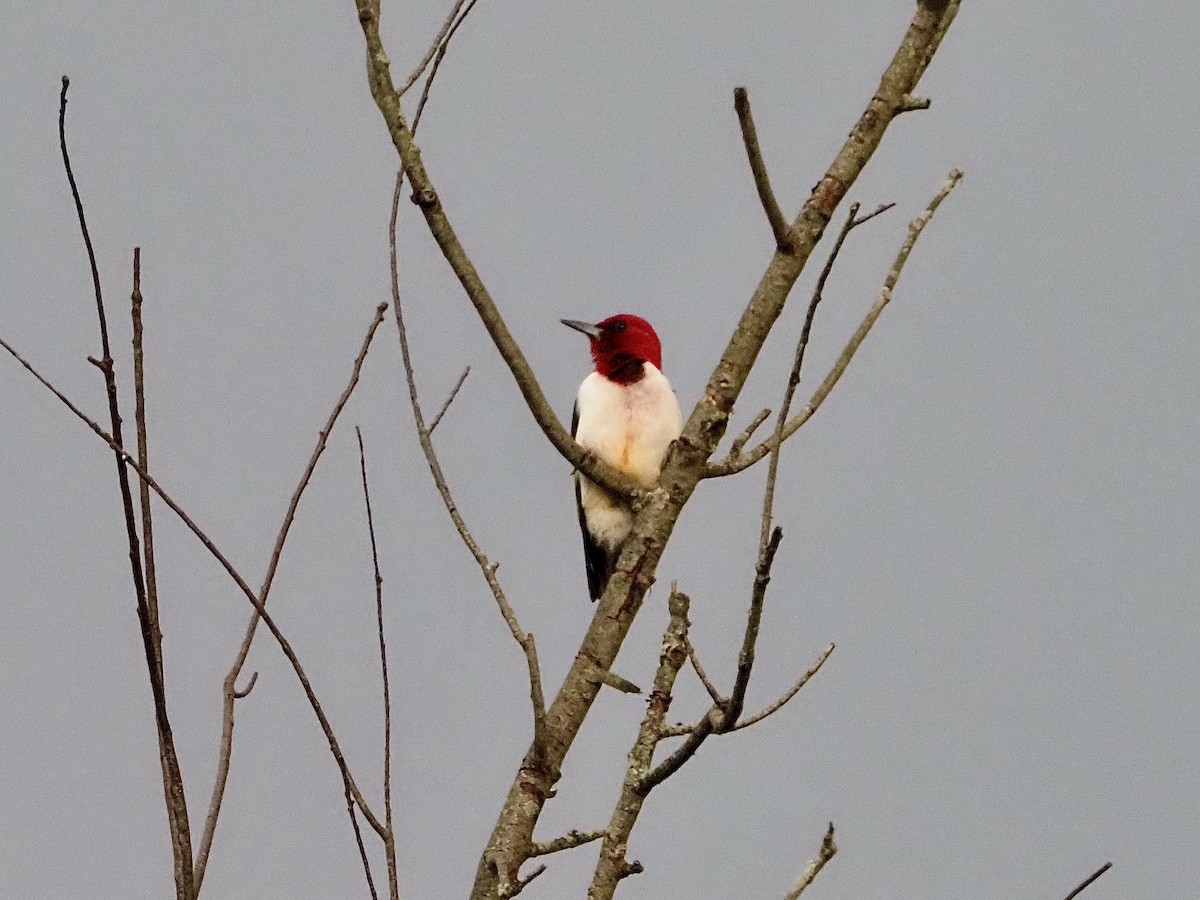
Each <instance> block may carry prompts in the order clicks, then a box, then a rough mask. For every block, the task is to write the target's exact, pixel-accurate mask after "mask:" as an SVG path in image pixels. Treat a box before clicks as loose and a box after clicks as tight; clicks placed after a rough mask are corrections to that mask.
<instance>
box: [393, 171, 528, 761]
mask: <svg viewBox="0 0 1200 900" xmlns="http://www.w3.org/2000/svg"><path fill="white" fill-rule="evenodd" d="M402 176H403V172H400V173H397V175H396V187H395V190H394V191H393V192H392V212H391V216H390V218H389V220H388V243H389V247H390V267H391V275H392V308H393V313H394V315H395V319H396V330H397V332H398V335H399V339H400V357H401V360H402V362H403V365H404V378H405V381H406V382H407V384H408V400H409V405H410V406H411V407H412V413H413V422H414V423H415V425H416V430H417V441H418V442H419V443H420V445H421V451H422V452H423V453H424V454H425V461H426V462H427V463H428V464H429V471H430V474H431V475H432V476H433V483H434V485H435V486H436V488H437V491H438V494H439V495H440V496H441V498H442V503H443V504H444V505H445V507H446V512H448V513H449V514H450V520H451V521H452V522H453V523H454V528H455V530H456V531H457V532H458V535H459V537H460V538H462V542H463V543H464V544H465V545H466V547H467V549H468V550H469V551H470V553H471V555H472V556H473V557H474V558H475V562H476V563H477V564H478V565H479V570H480V571H481V572H482V573H483V578H484V580H485V581H486V582H487V585H488V587H489V588H490V589H491V592H492V597H493V598H495V600H496V606H497V607H499V609H500V615H501V617H502V618H503V619H504V623H505V624H506V625H507V626H508V630H509V632H510V633H511V634H512V636H513V640H515V641H516V642H517V644H518V645H520V647H521V649H522V650H523V651H524V653H525V662H526V666H527V668H528V669H529V697H530V703H531V704H532V706H533V733H534V748H535V754H534V755H535V756H536V755H540V753H541V752H542V750H543V749H544V748H545V746H546V744H545V724H546V701H545V696H544V694H543V691H542V673H541V668H540V667H539V665H538V658H537V647H536V645H535V644H534V642H533V635H531V634H528V633H527V632H526V631H525V630H524V629H522V628H521V625H520V623H519V622H518V621H517V615H516V613H515V612H513V608H512V605H511V604H510V603H509V602H508V598H507V597H506V596H505V595H504V589H503V588H502V587H501V586H500V580H499V579H498V578H497V577H496V569H497V568H498V566H497V564H496V563H493V562H491V561H490V560H489V559H488V558H487V555H486V554H485V553H484V552H483V550H481V549H480V547H479V544H478V543H476V541H475V538H474V536H473V535H472V534H471V530H470V529H469V528H468V527H467V523H466V520H465V519H463V517H462V514H461V513H460V512H459V511H458V505H457V504H456V503H455V502H454V496H453V494H451V492H450V485H449V483H448V482H447V481H446V476H445V473H443V471H442V465H441V463H440V462H439V461H438V456H437V450H435V449H434V446H433V439H432V437H431V436H430V431H431V429H430V428H428V427H427V426H426V424H425V414H424V413H423V412H422V410H421V398H420V396H419V394H418V393H417V379H416V374H415V373H414V371H413V365H412V354H411V353H410V351H409V346H408V330H407V328H406V327H405V324H404V307H403V304H402V303H401V300H400V270H399V261H398V258H397V256H398V254H397V249H396V219H397V218H398V216H399V211H400V187H401V183H402Z"/></svg>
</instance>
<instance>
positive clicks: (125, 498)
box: [58, 75, 195, 900]
mask: <svg viewBox="0 0 1200 900" xmlns="http://www.w3.org/2000/svg"><path fill="white" fill-rule="evenodd" d="M70 84H71V81H70V79H69V78H67V76H65V75H64V76H63V79H62V93H61V94H59V99H58V142H59V148H60V149H61V150H62V159H63V168H64V169H66V173H67V181H68V182H69V184H70V186H71V197H72V199H73V200H74V201H75V212H76V214H77V216H78V218H79V230H80V232H81V233H82V234H83V243H84V246H85V247H86V249H87V256H88V265H89V267H90V269H91V273H92V288H93V291H94V293H95V297H96V316H97V318H98V320H99V326H100V350H101V356H100V359H98V360H97V359H94V358H92V357H89V358H88V359H89V362H91V363H92V364H93V365H95V366H96V367H97V368H98V369H99V370H100V372H101V373H102V374H103V376H104V387H105V392H106V394H107V396H108V413H109V419H110V420H111V422H112V437H113V444H114V448H113V454H114V457H115V459H116V465H117V484H118V486H119V488H120V492H121V506H122V510H123V512H124V515H125V536H126V539H127V541H128V543H129V566H130V570H131V572H132V575H133V589H134V595H135V597H136V602H137V615H138V624H139V626H140V628H141V632H142V648H143V651H144V652H145V655H146V668H147V669H148V670H149V674H150V692H151V695H152V697H153V700H154V721H155V728H156V730H157V733H158V746H159V762H160V763H161V765H162V769H163V788H164V791H163V793H164V799H165V800H166V805H167V820H168V823H169V825H170V830H171V854H172V858H173V861H174V870H175V896H176V897H177V898H178V900H192V898H193V897H194V896H195V892H194V889H193V885H192V842H191V841H192V839H191V830H190V828H189V826H188V816H187V801H186V798H185V796H184V789H183V773H182V772H181V771H180V768H179V758H178V756H177V755H176V753H175V738H174V736H173V734H172V732H171V721H170V719H169V718H168V716H167V696H166V689H165V687H164V685H163V678H162V670H161V665H160V652H161V650H160V647H159V646H158V644H157V643H156V640H155V635H154V628H153V625H152V620H151V615H150V609H149V603H148V601H147V599H146V581H145V575H144V570H143V560H142V551H141V541H140V539H139V537H138V530H137V516H136V513H135V511H134V505H133V491H132V489H131V488H130V486H129V473H128V472H127V471H126V468H125V465H124V462H125V460H124V449H123V448H124V442H123V439H122V436H121V410H120V404H119V402H118V399H117V378H116V375H115V373H114V370H113V358H112V348H111V346H110V344H109V339H108V317H107V315H106V314H105V311H104V295H103V292H102V291H101V287H100V272H99V269H98V268H97V266H96V251H95V248H94V247H93V246H92V236H91V233H90V232H89V231H88V226H87V217H86V216H85V214H84V211H83V199H82V197H81V196H80V193H79V185H78V184H76V182H75V173H74V171H73V170H72V168H71V156H70V154H69V153H68V152H67V124H66V120H67V88H68V87H69V86H70ZM139 274H140V272H139ZM139 292H140V291H139Z"/></svg>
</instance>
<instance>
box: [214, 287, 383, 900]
mask: <svg viewBox="0 0 1200 900" xmlns="http://www.w3.org/2000/svg"><path fill="white" fill-rule="evenodd" d="M385 312H387V304H386V303H382V304H380V305H379V306H377V307H376V309H375V315H374V317H373V318H372V319H371V324H370V325H369V326H368V328H367V333H366V335H365V336H364V337H363V342H362V344H361V345H360V346H359V348H358V355H357V356H355V358H354V364H353V366H352V367H351V369H350V379H349V381H347V382H346V386H345V387H344V388H343V389H342V393H341V394H340V395H339V396H338V398H337V401H336V402H335V403H334V405H333V410H332V411H331V412H330V413H329V418H328V419H326V420H325V424H324V426H323V427H322V428H321V430H320V432H318V434H317V443H316V446H315V447H313V452H312V454H311V455H310V456H309V458H308V463H307V464H306V465H305V467H304V471H303V472H302V473H301V474H300V480H299V481H298V482H297V483H296V488H295V490H293V491H292V497H291V499H290V500H289V501H288V506H287V510H286V512H284V514H283V521H282V522H281V523H280V525H279V531H278V533H277V534H276V535H275V545H274V546H273V547H272V548H271V558H270V559H269V560H268V562H267V571H266V574H265V575H264V576H263V582H262V587H261V588H259V591H258V594H257V597H258V599H259V600H260V601H261V603H262V605H263V606H266V604H267V600H268V598H269V597H270V594H271V585H273V584H274V583H275V573H276V572H277V571H278V570H279V561H280V559H282V557H283V548H284V546H285V545H286V544H287V539H288V535H289V534H291V530H292V524H293V523H294V522H295V521H296V512H297V510H298V509H299V508H300V498H301V497H303V496H304V492H305V490H307V489H308V485H309V482H311V481H312V476H313V473H314V472H315V471H316V468H317V463H318V462H320V460H321V456H322V455H323V454H324V453H325V448H326V446H328V444H329V436H330V435H331V434H332V433H333V428H334V426H335V425H336V424H337V421H338V419H339V418H340V417H341V415H342V410H344V409H345V408H346V404H347V403H349V402H350V397H351V396H352V395H353V394H354V389H355V388H356V387H358V381H359V378H360V377H361V375H362V367H363V363H365V362H366V359H367V352H368V351H369V350H370V349H371V342H372V341H373V340H374V338H375V332H376V331H378V329H379V326H380V325H381V324H382V323H383V315H384V313H385ZM235 580H236V579H235ZM259 618H260V617H259V613H258V610H257V609H255V610H254V611H253V612H252V613H251V614H250V621H249V622H247V624H246V631H245V633H244V634H243V635H242V642H241V644H240V645H239V646H238V650H237V654H236V655H235V656H234V659H233V663H232V664H231V665H230V667H229V671H228V672H227V673H226V674H225V679H224V681H223V682H222V685H221V738H220V741H219V744H218V748H219V749H218V751H217V774H216V777H215V778H214V779H213V788H212V795H211V796H210V798H209V802H208V815H207V816H206V817H205V819H204V833H203V834H202V835H201V838H200V846H199V850H198V852H197V853H196V869H195V877H194V881H195V884H196V890H197V891H199V890H200V886H201V885H202V884H203V882H204V873H205V870H206V869H207V867H208V857H209V853H210V852H211V851H212V842H213V837H214V836H215V835H216V830H217V821H218V819H219V818H220V815H221V804H222V802H223V800H224V797H225V785H226V784H227V783H228V781H229V767H230V764H231V761H232V757H233V723H234V716H233V713H234V704H235V702H236V701H237V700H240V699H243V698H244V697H245V696H246V695H248V694H249V693H250V690H251V689H252V688H253V687H254V680H255V678H257V673H255V676H254V678H252V679H251V681H250V686H249V687H247V688H246V689H245V691H244V692H239V691H238V689H237V680H238V678H240V677H241V674H242V669H243V668H244V667H245V665H246V659H247V657H249V655H250V646H251V645H252V644H253V643H254V636H255V634H257V632H258V623H259Z"/></svg>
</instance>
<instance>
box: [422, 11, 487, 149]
mask: <svg viewBox="0 0 1200 900" xmlns="http://www.w3.org/2000/svg"><path fill="white" fill-rule="evenodd" d="M476 2H478V0H470V2H469V3H468V4H467V5H466V8H465V9H463V12H462V15H461V16H459V17H458V19H457V20H456V21H455V22H454V24H453V25H452V26H450V30H449V31H448V32H446V37H445V40H443V41H442V42H441V46H439V47H438V51H437V56H436V57H434V60H433V68H432V69H430V70H429V77H428V78H426V79H425V86H424V87H423V88H421V99H420V100H419V101H418V102H417V111H416V113H414V114H413V123H412V133H413V134H416V133H417V126H418V125H420V124H421V116H423V115H424V114H425V104H426V103H428V102H429V90H430V88H432V87H433V79H435V78H436V77H437V73H438V70H439V69H441V67H442V60H443V59H445V58H446V51H447V50H449V49H450V41H451V39H452V38H453V37H454V34H455V32H457V31H458V27H459V26H460V25H462V23H463V22H465V21H466V18H467V16H469V15H470V14H471V10H473V9H474V8H475V4H476ZM459 5H460V6H461V5H462V3H461V0H460V3H459Z"/></svg>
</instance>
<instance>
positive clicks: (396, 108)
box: [355, 0, 640, 496]
mask: <svg viewBox="0 0 1200 900" xmlns="http://www.w3.org/2000/svg"><path fill="white" fill-rule="evenodd" d="M355 4H356V6H357V9H358V19H359V23H360V24H361V25H362V29H363V36H364V38H365V40H366V45H367V70H368V80H369V82H370V86H371V96H372V97H373V98H374V99H375V104H376V106H378V107H379V111H380V113H381V114H382V115H383V119H384V122H385V123H386V124H387V126H388V131H389V133H390V134H391V137H392V143H393V144H394V145H395V147H396V151H397V153H398V154H399V156H400V162H401V165H402V167H403V171H404V174H405V175H407V176H408V181H409V184H411V185H412V188H413V201H414V202H415V203H416V204H417V206H419V207H420V209H421V212H422V214H423V215H424V217H425V222H426V224H427V225H428V226H429V230H430V233H431V234H432V235H433V237H434V240H436V241H437V244H438V247H439V248H440V249H441V251H442V255H443V256H445V257H446V261H447V262H448V263H449V264H450V267H451V268H452V269H453V270H454V274H455V275H456V276H457V277H458V280H459V283H460V284H461V285H462V286H463V289H464V290H465V291H466V293H467V297H468V298H469V299H470V301H471V303H472V304H473V305H474V306H475V309H476V311H477V312H478V313H479V318H480V320H481V321H482V322H483V324H484V327H485V328H487V331H488V334H489V336H490V337H491V338H492V343H493V344H495V345H496V349H497V350H498V351H499V352H500V356H501V358H503V360H504V362H505V364H506V365H507V366H508V368H509V371H510V372H512V375H513V378H514V380H515V381H516V383H517V387H518V388H519V389H520V391H521V395H522V396H523V397H524V398H525V403H526V405H527V406H528V407H529V410H530V412H531V413H532V414H533V417H534V420H535V421H536V422H537V423H538V425H539V427H540V428H541V429H542V431H543V433H544V434H545V435H546V437H547V438H548V439H549V440H550V443H551V444H553V445H554V447H555V448H556V449H557V450H558V452H559V453H561V454H562V456H563V457H564V458H565V459H566V460H567V461H568V462H569V463H570V464H571V465H572V466H573V467H574V468H576V469H579V470H580V471H581V472H583V473H584V474H585V475H587V477H588V478H590V479H591V480H592V481H595V482H597V483H599V484H602V485H604V486H605V487H607V488H609V489H611V490H613V491H616V492H617V493H620V494H624V495H628V496H636V495H637V494H638V493H639V492H640V486H639V485H637V484H636V483H635V482H634V481H633V480H632V479H630V478H629V477H628V476H626V475H624V474H623V473H621V472H618V471H617V470H616V469H615V468H614V467H612V466H610V465H608V464H606V463H605V462H604V461H603V460H601V459H600V458H599V457H598V456H596V454H594V453H592V452H591V451H588V450H585V449H584V448H583V447H581V446H579V444H577V443H576V442H575V440H574V438H572V437H571V435H570V434H569V433H568V432H567V430H566V428H564V427H563V424H562V422H560V421H559V420H558V416H556V415H555V414H554V410H553V408H552V407H551V406H550V402H549V401H548V400H547V399H546V395H545V393H544V392H543V391H542V388H541V385H539V384H538V381H537V377H536V376H535V375H534V374H533V369H532V368H531V367H530V365H529V362H528V360H526V358H525V354H524V353H523V352H522V350H521V348H520V346H519V345H518V344H517V342H516V339H515V338H514V337H513V336H512V333H511V332H510V331H509V330H508V325H507V324H505V322H504V318H503V316H501V315H500V310H499V309H498V308H497V306H496V303H495V301H494V300H493V299H492V296H491V294H490V293H489V292H488V289H487V287H486V286H485V285H484V283H483V279H482V278H481V277H480V275H479V272H478V270H477V269H476V268H475V264H474V263H473V262H471V259H470V257H469V256H468V255H467V252H466V250H465V249H464V248H463V246H462V243H461V242H460V241H459V239H458V235H457V234H456V233H455V231H454V228H453V227H452V226H451V224H450V219H449V218H448V217H447V215H446V212H445V210H444V209H443V208H442V203H441V199H440V198H439V196H438V193H437V191H436V190H435V189H434V186H433V182H432V181H431V180H430V178H429V175H428V173H427V172H426V170H425V164H424V163H423V162H422V160H421V152H420V150H419V149H418V148H417V145H416V144H415V143H414V142H413V135H412V131H411V129H410V128H409V126H408V123H407V122H406V120H405V118H404V113H403V111H402V109H401V107H400V95H399V93H398V92H397V91H396V87H395V85H394V84H393V82H392V76H391V71H390V67H391V62H390V60H389V59H388V55H387V51H386V50H384V47H383V41H382V38H381V37H380V35H379V12H378V10H377V9H375V8H374V5H373V3H372V0H355Z"/></svg>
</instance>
